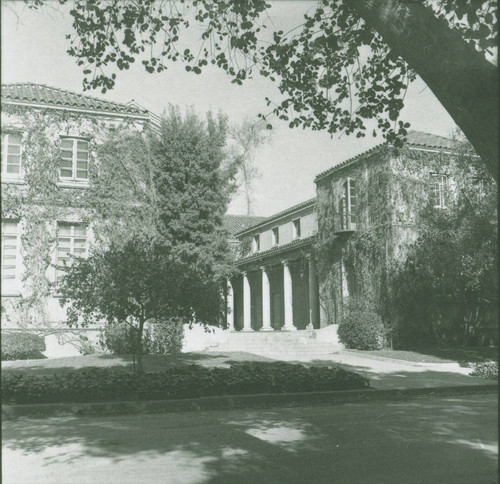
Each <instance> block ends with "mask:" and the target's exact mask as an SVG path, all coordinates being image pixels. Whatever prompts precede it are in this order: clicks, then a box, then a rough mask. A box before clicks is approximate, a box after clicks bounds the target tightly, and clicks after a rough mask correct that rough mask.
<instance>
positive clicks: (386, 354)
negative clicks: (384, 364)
mask: <svg viewBox="0 0 500 484" xmlns="http://www.w3.org/2000/svg"><path fill="white" fill-rule="evenodd" d="M349 351H353V352H356V353H360V354H363V355H372V356H380V357H383V358H392V359H396V360H404V361H414V362H419V363H460V364H461V365H462V366H466V365H467V364H468V363H478V362H482V361H498V348H497V347H493V346H475V347H470V348H428V349H424V350H419V351H405V350H391V349H382V350H376V351H358V350H349Z"/></svg>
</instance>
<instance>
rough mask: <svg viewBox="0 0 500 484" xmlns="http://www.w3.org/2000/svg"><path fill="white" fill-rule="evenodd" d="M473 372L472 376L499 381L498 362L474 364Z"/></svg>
mask: <svg viewBox="0 0 500 484" xmlns="http://www.w3.org/2000/svg"><path fill="white" fill-rule="evenodd" d="M472 368H473V371H472V372H471V373H470V375H471V376H478V377H480V378H486V379H488V380H498V362H497V361H487V362H482V363H474V364H473V365H472Z"/></svg>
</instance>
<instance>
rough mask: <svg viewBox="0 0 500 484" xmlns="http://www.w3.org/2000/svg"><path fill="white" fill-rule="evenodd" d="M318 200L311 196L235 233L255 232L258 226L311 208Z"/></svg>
mask: <svg viewBox="0 0 500 484" xmlns="http://www.w3.org/2000/svg"><path fill="white" fill-rule="evenodd" d="M316 202H317V199H316V197H314V198H311V199H310V200H306V201H305V202H302V203H300V204H298V205H294V206H293V207H290V208H287V209H286V210H282V211H281V212H278V213H277V214H275V215H271V216H270V217H267V218H266V219H265V220H263V221H262V222H259V223H257V224H255V225H253V226H252V227H248V228H247V229H244V230H241V231H240V232H236V233H235V234H234V235H235V237H240V236H244V235H246V234H248V233H249V232H253V231H254V230H255V229H257V228H262V227H264V226H266V225H268V224H271V223H276V222H277V221H278V220H280V219H281V218H284V217H288V216H289V215H292V214H293V213H299V212H301V211H302V210H306V209H308V208H311V207H312V206H314V205H316Z"/></svg>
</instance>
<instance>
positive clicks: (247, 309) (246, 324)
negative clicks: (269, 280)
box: [242, 272, 252, 331]
mask: <svg viewBox="0 0 500 484" xmlns="http://www.w3.org/2000/svg"><path fill="white" fill-rule="evenodd" d="M251 302H252V300H251V292H250V283H249V282H248V277H247V273H246V272H243V329H242V331H252V323H251V320H250V319H251Z"/></svg>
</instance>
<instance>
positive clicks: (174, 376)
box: [2, 362, 369, 404]
mask: <svg viewBox="0 0 500 484" xmlns="http://www.w3.org/2000/svg"><path fill="white" fill-rule="evenodd" d="M368 386H369V383H368V380H367V379H366V378H364V377H362V376H360V375H358V374H356V373H353V372H348V371H345V370H343V369H342V368H326V367H311V368H307V367H305V366H302V365H295V364H288V363H258V362H255V363H235V364H233V365H232V366H231V367H229V368H205V367H201V366H198V365H183V366H172V367H169V368H167V369H166V370H165V371H163V372H160V373H145V374H143V375H135V374H131V373H118V372H116V371H114V370H113V369H110V368H99V369H89V370H84V371H80V372H69V373H57V374H54V375H50V376H36V375H27V374H24V373H22V374H21V373H18V374H16V373H14V372H12V373H5V374H4V375H3V376H2V402H3V403H16V404H29V403H56V402H100V401H112V400H152V399H175V398H193V397H200V396H218V395H245V394H257V393H295V392H310V391H334V390H348V389H360V388H365V387H368Z"/></svg>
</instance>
